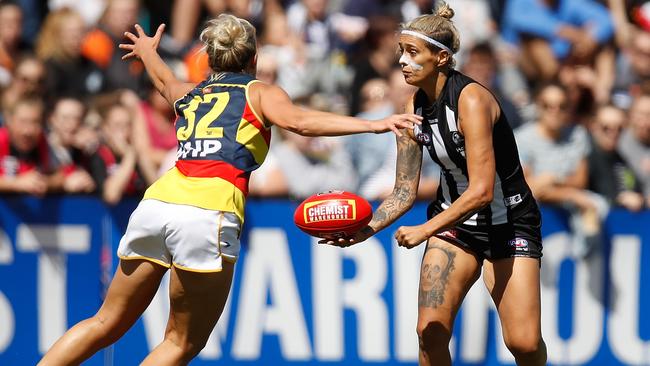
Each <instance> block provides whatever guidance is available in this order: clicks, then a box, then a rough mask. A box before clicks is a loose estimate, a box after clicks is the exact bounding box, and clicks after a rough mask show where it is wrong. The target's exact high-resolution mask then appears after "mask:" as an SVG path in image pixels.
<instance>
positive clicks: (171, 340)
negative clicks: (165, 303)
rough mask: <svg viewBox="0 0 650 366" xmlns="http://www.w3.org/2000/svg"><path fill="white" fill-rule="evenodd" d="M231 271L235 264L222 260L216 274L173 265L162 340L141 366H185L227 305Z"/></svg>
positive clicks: (203, 344)
mask: <svg viewBox="0 0 650 366" xmlns="http://www.w3.org/2000/svg"><path fill="white" fill-rule="evenodd" d="M233 271H234V264H232V263H228V262H225V261H224V263H223V270H222V271H221V272H217V273H195V272H188V271H183V270H180V269H178V268H176V267H172V270H171V281H170V286H169V297H170V313H169V321H168V323H167V329H166V331H165V339H164V340H163V341H162V343H160V344H159V345H158V346H157V347H156V348H155V349H154V350H153V351H151V353H150V354H149V356H147V358H146V359H145V360H144V361H143V362H142V364H141V365H142V366H144V365H155V366H166V365H185V364H187V363H189V362H190V360H191V359H192V358H194V357H195V356H196V355H197V354H198V353H199V352H200V351H201V350H202V349H203V347H204V346H205V343H206V342H207V341H208V337H209V336H210V333H211V332H212V329H213V328H214V326H215V324H217V320H218V319H219V317H220V316H221V312H222V311H223V308H224V306H225V305H226V299H227V298H228V293H229V292H230V284H231V283H232V276H233Z"/></svg>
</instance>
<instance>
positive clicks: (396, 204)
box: [320, 98, 422, 247]
mask: <svg viewBox="0 0 650 366" xmlns="http://www.w3.org/2000/svg"><path fill="white" fill-rule="evenodd" d="M405 112H406V113H413V100H412V98H411V99H410V101H409V102H408V103H407V105H406V107H405ZM421 167H422V147H421V146H420V144H418V143H417V142H416V141H415V138H414V136H413V131H412V130H411V129H409V130H402V136H397V166H396V170H395V186H394V187H393V191H392V192H391V194H390V195H389V196H388V197H386V199H384V201H383V202H382V203H381V204H380V205H379V207H378V208H377V210H375V212H374V213H373V215H372V220H371V221H370V223H368V226H366V227H365V228H363V229H361V230H360V231H359V232H358V233H357V234H356V235H355V236H354V237H352V238H347V239H343V238H342V239H339V241H338V242H336V243H335V242H334V241H330V240H322V241H320V243H327V244H330V245H337V246H342V247H345V246H350V245H353V244H356V243H359V242H362V241H364V240H366V239H367V238H369V237H370V236H372V235H374V234H375V233H377V232H379V231H380V230H383V229H384V228H386V227H387V226H389V225H390V224H392V223H393V222H394V221H395V220H397V219H398V218H399V217H400V216H402V215H403V214H404V213H406V211H408V210H409V209H410V208H411V207H413V203H414V202H415V198H416V196H417V193H418V185H419V183H420V170H421Z"/></svg>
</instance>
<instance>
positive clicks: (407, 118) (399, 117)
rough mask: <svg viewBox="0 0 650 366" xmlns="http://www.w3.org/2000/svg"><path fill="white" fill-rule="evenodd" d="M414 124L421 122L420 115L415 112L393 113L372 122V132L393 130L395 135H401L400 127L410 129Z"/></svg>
mask: <svg viewBox="0 0 650 366" xmlns="http://www.w3.org/2000/svg"><path fill="white" fill-rule="evenodd" d="M416 124H418V125H419V124H422V116H419V115H417V114H393V115H392V116H389V117H386V118H384V119H381V120H379V121H374V122H373V123H372V127H373V132H374V133H382V132H388V131H393V132H394V133H395V134H396V135H397V136H402V133H401V132H400V129H402V128H407V129H412V128H413V126H415V125H416Z"/></svg>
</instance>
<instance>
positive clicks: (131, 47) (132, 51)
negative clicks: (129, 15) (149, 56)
mask: <svg viewBox="0 0 650 366" xmlns="http://www.w3.org/2000/svg"><path fill="white" fill-rule="evenodd" d="M135 31H136V33H138V35H137V36H136V35H135V34H133V33H131V32H124V35H125V36H126V37H127V38H128V39H129V40H131V42H133V44H130V43H121V44H120V45H119V47H120V48H121V49H123V50H127V51H129V53H127V54H126V55H124V56H122V60H127V59H129V58H133V57H135V58H142V55H143V54H144V52H146V51H147V50H154V51H155V50H156V49H157V48H158V45H159V44H160V38H161V37H162V34H163V32H164V31H165V24H161V25H159V26H158V29H157V30H156V34H154V35H153V37H149V36H147V34H146V33H145V32H144V30H143V29H142V27H141V26H140V25H139V24H136V25H135Z"/></svg>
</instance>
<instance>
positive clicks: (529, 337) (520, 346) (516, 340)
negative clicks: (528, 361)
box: [505, 333, 545, 359]
mask: <svg viewBox="0 0 650 366" xmlns="http://www.w3.org/2000/svg"><path fill="white" fill-rule="evenodd" d="M505 343H506V347H508V349H509V350H510V352H511V353H512V355H513V356H515V358H516V359H521V358H526V357H530V356H533V355H538V354H539V353H540V352H542V351H543V352H544V353H545V346H544V341H543V340H542V337H541V335H540V334H535V333H530V334H521V335H517V336H510V337H508V339H505Z"/></svg>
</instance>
